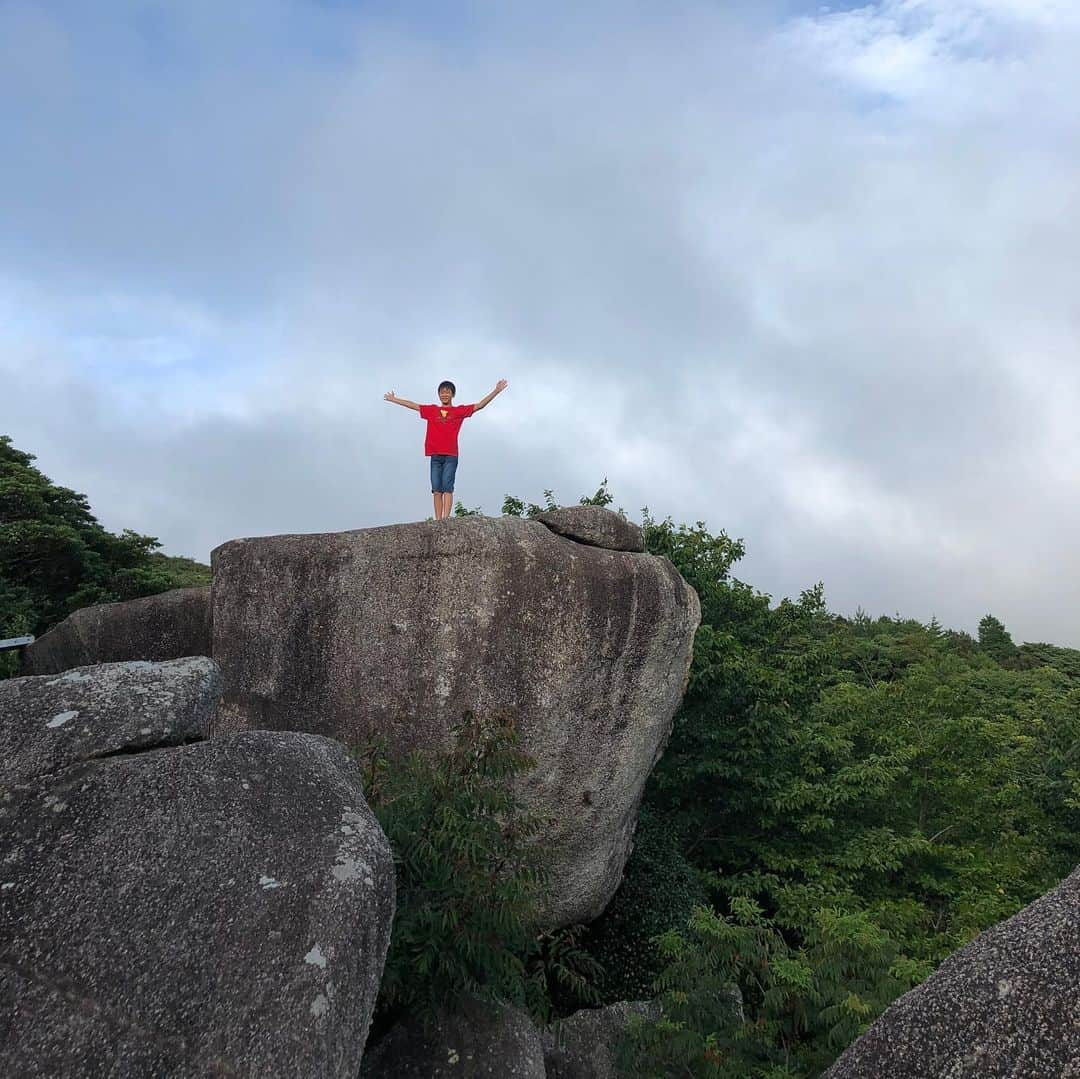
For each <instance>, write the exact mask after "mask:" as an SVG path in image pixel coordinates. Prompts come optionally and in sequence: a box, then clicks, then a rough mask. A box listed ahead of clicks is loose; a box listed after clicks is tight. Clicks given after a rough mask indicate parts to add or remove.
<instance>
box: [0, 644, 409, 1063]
mask: <svg viewBox="0 0 1080 1079" xmlns="http://www.w3.org/2000/svg"><path fill="white" fill-rule="evenodd" d="M203 662H205V661H203ZM120 666H123V665H120ZM164 666H165V667H166V668H169V667H170V666H172V665H164ZM99 671H100V673H101V677H102V678H103V679H104V680H106V682H108V683H109V684H113V685H114V687H115V677H114V676H115V674H116V671H115V669H109V668H101V669H99ZM80 673H81V674H82V675H84V676H85V678H86V679H90V680H93V679H94V678H95V675H96V673H98V672H95V671H94V669H93V668H87V669H86V670H85V671H83V672H80ZM173 673H175V670H173V671H172V672H169V673H167V674H166V675H165V676H164V678H165V681H166V682H168V680H169V677H170V675H171V674H173ZM204 673H205V672H204ZM16 681H25V682H30V683H36V682H37V681H38V680H36V679H27V680H16ZM58 681H59V680H58ZM76 685H79V683H76ZM23 688H24V690H25V689H26V687H23ZM46 688H51V689H53V690H56V689H58V688H59V687H58V686H53V687H46ZM79 688H80V690H81V691H84V692H86V687H85V686H79ZM137 688H138V687H137V686H136V687H134V689H133V687H132V685H128V686H127V691H128V692H131V693H133V695H134V696H136V697H138V696H139V694H138V693H137V692H135V689H137ZM143 688H144V689H146V688H147V686H146V683H145V681H144V683H143ZM30 689H31V691H32V692H30V693H29V694H28V695H27V696H24V699H23V701H22V706H23V709H24V710H23V712H22V713H21V715H22V716H23V718H24V719H25V717H26V716H28V715H29V711H28V710H27V706H28V700H30V699H32V698H33V697H34V695H35V693H40V687H39V686H31V687H30ZM5 690H10V684H8V685H6V686H5ZM90 696H92V695H89V696H88V697H87V700H89V699H90ZM156 700H157V701H158V704H159V705H160V706H161V708H162V709H163V711H162V714H161V715H160V716H159V722H160V723H161V724H162V725H164V726H173V727H181V726H182V725H183V722H184V719H183V717H172V718H170V717H169V715H168V714H167V711H168V702H167V694H165V693H160V694H158V696H157V697H156ZM41 702H42V705H43V710H42V711H41V712H40V713H39V715H38V716H37V721H35V722H32V723H31V725H30V726H31V729H38V728H39V727H40V728H41V731H42V732H43V733H45V734H48V735H50V736H51V734H52V731H51V730H50V729H49V728H48V727H47V721H48V719H49V715H50V713H51V712H52V710H53V709H54V707H55V703H54V702H53V701H51V700H49V699H48V696H47V694H43V695H42V696H41ZM97 704H98V705H99V706H100V707H99V711H98V719H99V720H100V719H101V717H102V716H104V715H106V714H109V713H108V712H107V710H106V709H105V708H104V706H103V704H102V702H100V701H99V702H97ZM184 707H185V709H186V707H187V705H186V704H185V705H184ZM134 711H137V708H136V709H132V712H134ZM111 714H112V715H113V716H115V717H119V718H118V719H117V722H116V725H115V726H112V727H110V726H109V725H108V724H106V723H104V722H98V723H97V724H95V723H93V722H91V723H90V724H89V732H88V733H86V734H83V735H82V736H81V737H82V738H83V742H82V744H81V746H79V747H78V750H77V752H76V753H75V754H73V755H72V757H71V758H70V759H71V763H67V764H61V766H60V767H58V768H55V770H50V771H48V772H45V773H42V774H30V773H29V771H28V769H27V767H26V766H25V764H26V762H30V763H33V762H35V761H41V762H44V763H43V765H42V766H43V767H47V768H50V769H53V768H54V767H55V766H56V765H57V764H58V763H60V762H62V761H63V759H64V758H63V757H62V755H61V754H59V753H58V752H57V751H55V749H54V748H50V749H49V750H48V751H47V752H42V753H35V752H33V751H31V752H29V753H24V754H23V756H22V761H23V762H24V764H23V765H22V766H20V768H19V771H18V776H17V778H12V777H11V776H10V775H9V777H8V779H7V780H6V781H5V782H3V783H2V784H0V1060H2V1061H3V1073H4V1074H5V1075H13V1076H14V1075H26V1076H32V1075H41V1076H51V1075H63V1076H65V1077H82V1076H87V1077H89V1076H100V1075H109V1076H113V1077H116V1079H121V1077H136V1076H140V1077H141V1076H147V1075H162V1076H164V1075H168V1076H192V1077H194V1076H205V1075H237V1076H240V1075H244V1076H246V1075H252V1076H253V1075H281V1076H297V1077H300V1076H304V1077H307V1076H326V1077H335V1079H337V1077H342V1079H344V1077H349V1079H352V1077H353V1076H355V1075H356V1072H357V1069H358V1068H359V1064H360V1060H361V1056H362V1052H363V1046H364V1040H365V1038H366V1034H367V1029H368V1025H369V1022H370V1018H371V1012H372V1009H373V1007H374V1003H375V997H376V994H377V992H378V986H379V981H380V978H381V974H382V966H383V961H384V958H385V954H386V948H387V945H388V943H389V936H390V926H391V921H392V918H393V910H394V870H393V864H392V861H391V855H390V850H389V846H388V844H387V842H386V838H385V836H384V835H383V834H382V831H381V830H380V829H379V827H378V825H377V823H376V822H375V820H374V818H373V816H372V815H371V813H370V811H369V810H368V808H367V806H366V805H365V803H364V799H363V793H362V790H361V783H360V773H359V769H358V767H357V765H356V763H355V762H354V761H353V760H352V759H351V758H350V757H349V756H348V754H347V753H346V751H345V749H344V747H342V746H341V745H339V744H338V743H336V742H332V741H330V740H328V739H325V738H320V737H317V736H314V735H306V734H292V733H278V732H269V731H256V732H251V733H245V734H240V735H236V736H235V737H230V738H221V739H215V740H213V741H204V742H195V743H193V744H188V745H183V746H176V747H173V746H167V747H165V748H148V747H146V746H142V747H140V748H139V749H137V750H129V751H125V752H121V753H119V754H112V755H108V753H107V747H109V746H111V745H113V744H115V741H116V740H117V739H116V735H117V733H118V732H119V733H120V737H121V738H123V737H126V735H124V734H123V731H124V726H123V724H124V723H125V722H126V721H127V718H128V717H126V716H125V715H124V710H123V708H122V707H121V706H120V703H119V702H117V704H116V707H115V708H114V709H113V712H112V713H111ZM72 722H74V720H73V721H72ZM57 729H58V730H63V729H64V727H63V726H58V727H57ZM95 731H98V732H100V733H101V734H102V741H101V743H100V747H99V748H100V749H101V750H102V751H103V752H105V754H106V755H95V753H96V750H95V746H94V743H93V739H92V737H91V736H92V735H93V734H94V732H95Z"/></svg>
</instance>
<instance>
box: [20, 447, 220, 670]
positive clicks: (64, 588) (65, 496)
mask: <svg viewBox="0 0 1080 1079" xmlns="http://www.w3.org/2000/svg"><path fill="white" fill-rule="evenodd" d="M33 461H34V457H33V455H32V454H29V453H24V452H23V451H21V450H18V449H16V448H15V446H14V445H13V444H12V441H11V438H10V437H9V436H7V435H0V638H3V637H15V636H19V635H21V634H25V633H33V634H35V635H40V634H42V633H43V632H44V631H45V630H47V629H49V628H50V627H51V626H53V625H55V624H56V623H57V622H60V621H61V620H63V619H64V618H66V617H67V616H68V615H69V614H71V612H72V611H75V610H78V609H79V608H80V607H88V606H90V605H91V604H95V603H111V602H113V601H115V600H124V599H134V598H135V597H137V596H149V595H153V594H155V593H157V592H164V591H167V590H168V589H170V588H181V587H185V586H187V585H194V584H209V581H210V575H209V568H208V567H206V566H202V565H200V564H199V563H197V562H194V561H192V560H191V559H187V558H167V557H165V556H164V555H162V554H160V553H158V548H160V546H161V544H160V543H159V542H158V541H157V540H156V539H155V538H154V537H153V536H142V535H139V534H138V533H137V532H132V531H131V530H130V529H125V530H124V531H123V533H122V534H121V535H119V536H117V535H114V534H113V533H112V532H109V531H107V530H106V529H104V528H102V526H101V525H100V524H99V523H98V521H97V518H95V517H94V515H93V513H91V511H90V506H89V504H88V502H87V499H86V496H85V495H81V494H78V493H76V492H75V491H72V490H70V489H69V488H67V487H58V486H57V485H56V484H54V483H52V481H51V480H50V479H49V478H48V477H47V476H45V475H44V474H43V473H42V472H40V471H39V470H38V469H37V468H35V467H34V465H33ZM15 664H16V659H15V655H14V653H0V677H4V676H7V675H10V674H13V673H14V671H15Z"/></svg>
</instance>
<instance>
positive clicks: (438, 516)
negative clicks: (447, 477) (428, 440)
mask: <svg viewBox="0 0 1080 1079" xmlns="http://www.w3.org/2000/svg"><path fill="white" fill-rule="evenodd" d="M428 460H429V461H430V462H431V500H432V501H433V502H434V503H435V520H436V521H440V520H442V461H443V459H442V457H441V456H439V455H438V454H434V453H433V454H432V455H431V456H430V457H429V458H428Z"/></svg>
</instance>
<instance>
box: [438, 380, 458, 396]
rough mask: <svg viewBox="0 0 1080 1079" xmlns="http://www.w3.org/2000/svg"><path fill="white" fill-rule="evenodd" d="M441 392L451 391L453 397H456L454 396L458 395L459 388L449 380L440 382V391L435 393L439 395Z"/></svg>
mask: <svg viewBox="0 0 1080 1079" xmlns="http://www.w3.org/2000/svg"><path fill="white" fill-rule="evenodd" d="M441 390H449V391H450V396H451V397H454V396H456V395H457V386H455V385H454V384H453V383H452V382H451V381H450V380H449V379H446V380H445V381H443V382H440V383H439V389H438V390H436V391H435V392H436V393H439V392H440V391H441Z"/></svg>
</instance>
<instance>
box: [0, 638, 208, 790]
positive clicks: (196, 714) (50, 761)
mask: <svg viewBox="0 0 1080 1079" xmlns="http://www.w3.org/2000/svg"><path fill="white" fill-rule="evenodd" d="M220 697H221V677H220V675H219V674H218V669H217V667H216V666H215V664H214V662H213V661H212V660H209V659H207V658H206V657H204V656H189V657H188V658H187V659H176V660H170V661H169V662H168V663H146V662H143V661H141V660H132V661H130V662H127V663H107V664H102V665H100V666H96V667H76V668H75V669H74V670H70V671H67V672H65V673H64V674H60V675H43V676H40V677H37V678H10V679H7V680H6V681H2V682H0V784H6V783H14V782H16V781H18V780H20V779H28V778H29V777H31V776H35V775H38V776H40V775H45V774H46V773H48V772H55V771H59V770H60V769H61V768H66V767H67V766H68V765H70V764H75V763H76V762H78V761H85V760H91V759H93V758H95V757H107V756H110V755H112V754H115V753H124V752H128V753H133V752H137V751H138V750H140V749H149V748H153V747H159V746H167V745H181V744H183V743H184V742H197V741H200V740H202V739H205V738H206V737H207V735H208V733H209V729H210V716H211V715H212V714H213V711H214V709H215V708H216V707H217V702H218V700H219V699H220Z"/></svg>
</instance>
